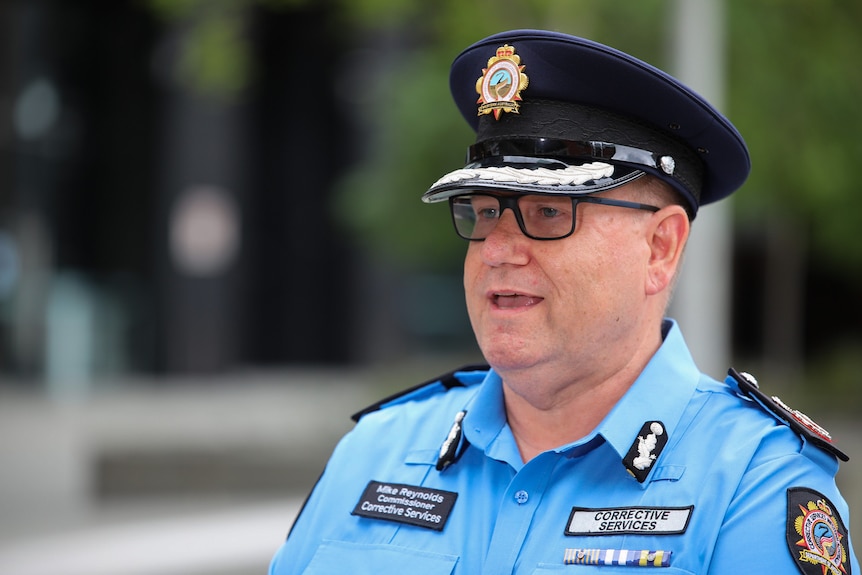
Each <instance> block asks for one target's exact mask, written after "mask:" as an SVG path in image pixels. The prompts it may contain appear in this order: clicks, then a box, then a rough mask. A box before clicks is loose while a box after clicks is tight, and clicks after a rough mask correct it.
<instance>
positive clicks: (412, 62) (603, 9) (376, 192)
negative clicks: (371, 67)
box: [333, 0, 666, 271]
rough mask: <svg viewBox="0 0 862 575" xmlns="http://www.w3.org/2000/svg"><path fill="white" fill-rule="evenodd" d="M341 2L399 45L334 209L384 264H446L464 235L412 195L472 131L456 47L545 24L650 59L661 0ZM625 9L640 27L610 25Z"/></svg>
mask: <svg viewBox="0 0 862 575" xmlns="http://www.w3.org/2000/svg"><path fill="white" fill-rule="evenodd" d="M349 4H350V10H351V11H352V14H353V16H354V17H355V18H356V22H359V23H360V25H361V26H366V27H368V28H369V29H370V30H374V31H376V33H382V32H384V31H388V32H389V33H393V31H396V32H398V33H399V34H400V35H401V36H400V38H401V45H400V46H401V47H402V49H401V50H400V51H399V52H398V54H397V57H394V58H393V59H392V61H393V62H394V64H393V65H391V66H389V67H387V68H386V69H385V70H384V71H383V75H382V77H381V78H380V79H379V81H378V85H376V86H375V88H374V89H373V90H372V93H373V95H372V100H373V105H372V106H371V107H370V108H369V109H368V110H367V114H368V118H367V119H366V123H367V124H368V125H369V126H370V130H371V132H372V133H373V137H372V140H371V142H370V143H369V147H368V150H367V152H368V155H367V157H366V158H365V159H364V160H363V161H362V162H361V163H360V164H359V165H358V166H357V167H356V169H355V170H354V171H353V172H351V173H350V174H348V175H347V176H346V177H345V179H344V180H343V181H342V183H341V186H340V191H339V194H338V195H337V196H336V198H335V201H334V202H333V209H334V210H335V212H336V213H337V215H338V219H339V220H340V221H341V222H343V223H344V225H346V226H348V227H350V228H352V229H353V230H354V231H355V232H356V236H357V237H358V238H360V240H361V241H364V242H366V243H367V247H368V249H369V250H371V251H372V252H373V253H376V254H378V256H380V257H383V258H385V259H386V260H388V261H389V262H390V263H393V264H396V265H400V266H405V267H411V268H423V269H437V270H444V271H445V270H451V269H454V268H455V267H458V266H460V264H461V260H462V258H463V252H464V249H465V244H464V241H463V240H460V239H458V238H457V237H456V236H455V234H454V232H452V231H451V229H450V228H451V226H450V223H449V215H448V209H447V208H446V207H445V206H444V205H439V204H438V205H433V206H428V205H425V204H423V203H422V202H421V201H420V199H419V198H420V196H421V194H422V193H423V192H424V191H425V190H426V189H428V187H429V186H430V185H431V184H432V183H433V182H434V181H436V180H437V179H438V178H439V177H440V176H442V175H443V174H445V173H446V172H448V171H451V170H453V169H456V168H459V167H461V166H462V165H463V162H464V154H465V151H466V148H467V146H468V145H469V144H471V143H473V141H474V139H475V135H474V134H473V133H472V131H471V130H470V129H469V128H468V126H467V124H466V122H464V120H463V118H461V116H460V114H459V112H458V110H457V108H456V107H455V104H454V102H452V99H451V96H450V94H449V83H448V78H449V66H450V64H451V62H452V60H453V59H454V58H455V56H456V55H457V54H458V53H459V52H460V51H461V50H463V49H464V48H465V47H467V46H468V45H469V44H471V43H473V42H475V41H477V40H480V39H481V38H483V37H485V36H488V35H490V34H493V33H495V32H499V31H502V30H507V29H512V28H548V29H558V30H562V31H567V32H576V33H581V34H585V35H588V36H591V37H599V38H605V40H606V41H610V40H608V38H614V37H615V38H616V39H617V40H619V42H616V44H618V45H619V44H622V45H623V47H624V48H629V49H631V50H632V51H633V52H635V53H639V54H644V53H649V54H650V57H652V58H653V59H655V57H656V54H658V53H659V52H660V51H661V50H660V49H661V47H662V39H663V36H662V35H661V34H655V33H654V30H653V29H652V28H651V26H659V25H660V24H661V18H662V11H661V10H657V9H656V7H658V6H660V5H663V4H666V2H663V1H660V0H649V1H648V0H644V1H642V2H638V3H637V4H633V5H629V4H625V5H622V4H616V3H594V2H592V3H591V2H587V1H580V0H577V1H572V2H567V3H562V4H561V3H560V2H554V1H550V0H544V1H533V2H515V1H510V2H500V1H495V2H492V1H490V0H481V1H477V2H463V1H461V0H444V1H442V2H439V3H433V4H432V3H415V2H406V1H402V0H361V1H359V2H350V3H349ZM628 18H630V19H632V20H635V21H639V22H640V23H641V26H638V27H632V28H636V29H640V30H642V31H641V32H640V33H632V29H629V28H627V29H621V28H620V27H619V26H618V25H617V24H618V22H619V21H620V20H622V19H628ZM366 33H368V32H366ZM380 57H381V58H382V57H383V55H382V54H381V55H380ZM644 57H645V58H646V56H644ZM478 73H479V71H477V78H478ZM528 74H529V70H528Z"/></svg>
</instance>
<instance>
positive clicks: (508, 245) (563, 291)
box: [464, 183, 650, 371]
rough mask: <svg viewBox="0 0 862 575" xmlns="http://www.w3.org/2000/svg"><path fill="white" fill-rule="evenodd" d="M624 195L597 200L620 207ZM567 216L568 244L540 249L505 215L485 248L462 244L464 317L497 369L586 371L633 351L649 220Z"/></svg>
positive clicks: (596, 212) (643, 215)
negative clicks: (571, 226) (571, 220)
mask: <svg viewBox="0 0 862 575" xmlns="http://www.w3.org/2000/svg"><path fill="white" fill-rule="evenodd" d="M629 185H630V186H633V185H638V184H636V183H635V184H629ZM625 191H626V190H624V189H623V188H619V189H618V190H614V191H612V192H609V193H608V194H606V195H607V196H612V195H613V196H615V197H618V198H619V197H622V198H625ZM620 192H622V193H620ZM626 199H628V198H626ZM575 217H576V220H575V221H576V224H575V232H574V233H573V234H572V235H571V236H569V237H567V238H563V239H560V240H551V241H540V240H532V239H530V238H527V237H526V236H524V234H523V233H522V232H521V230H520V229H519V228H518V225H517V223H516V221H515V217H514V214H513V213H512V211H511V210H505V211H504V212H503V213H502V215H501V217H500V221H499V223H498V224H497V227H496V228H495V229H494V231H493V232H491V234H490V235H489V236H488V237H487V238H486V239H485V241H481V242H470V245H469V247H468V249H467V255H466V259H465V264H464V288H465V294H466V300H467V311H468V313H469V316H470V321H471V324H472V326H473V330H474V332H475V334H476V338H477V341H478V343H479V346H480V348H481V349H482V352H483V354H484V355H485V358H486V360H487V361H488V362H489V363H490V364H491V365H492V366H494V367H495V368H496V369H497V370H499V371H506V370H518V369H525V368H531V367H536V366H542V365H544V366H551V367H556V368H560V369H568V370H572V369H576V370H590V369H591V366H594V365H600V364H607V362H608V361H609V360H610V361H613V360H614V359H623V360H624V359H625V357H624V356H625V354H627V353H629V352H630V351H631V346H632V345H635V343H634V342H632V341H631V339H632V337H637V333H636V332H637V331H638V330H637V329H633V328H634V327H635V325H636V323H637V322H638V320H642V319H643V318H642V317H641V316H642V312H643V311H644V306H645V303H646V298H647V296H646V294H645V286H644V284H645V275H646V267H647V262H648V260H649V246H648V244H647V242H646V240H645V236H644V229H645V223H646V222H647V221H648V218H649V217H650V214H649V212H642V211H636V210H628V209H619V208H617V207H612V206H602V205H595V204H579V205H578V207H577V213H576V216H575ZM615 356H620V357H615Z"/></svg>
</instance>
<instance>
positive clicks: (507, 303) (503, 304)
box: [491, 292, 545, 309]
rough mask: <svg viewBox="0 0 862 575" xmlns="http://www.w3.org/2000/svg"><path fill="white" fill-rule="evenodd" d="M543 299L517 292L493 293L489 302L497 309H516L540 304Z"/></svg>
mask: <svg viewBox="0 0 862 575" xmlns="http://www.w3.org/2000/svg"><path fill="white" fill-rule="evenodd" d="M544 299H545V298H543V297H539V296H534V295H528V294H522V293H518V292H493V293H492V294H491V301H492V302H493V304H494V306H495V307H497V308H499V309H518V308H526V307H532V306H534V305H537V304H540V303H542V301H544Z"/></svg>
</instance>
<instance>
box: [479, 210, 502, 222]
mask: <svg viewBox="0 0 862 575" xmlns="http://www.w3.org/2000/svg"><path fill="white" fill-rule="evenodd" d="M498 213H499V210H497V208H480V209H478V210H476V214H477V215H478V216H479V217H480V218H483V219H496V218H497V215H498Z"/></svg>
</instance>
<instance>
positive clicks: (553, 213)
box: [451, 194, 575, 240]
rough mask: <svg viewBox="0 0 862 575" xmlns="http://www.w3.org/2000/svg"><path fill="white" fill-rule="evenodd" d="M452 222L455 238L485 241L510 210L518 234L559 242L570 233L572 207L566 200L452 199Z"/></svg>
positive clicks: (478, 196)
mask: <svg viewBox="0 0 862 575" xmlns="http://www.w3.org/2000/svg"><path fill="white" fill-rule="evenodd" d="M451 205H452V219H453V220H454V222H455V229H456V231H457V232H458V235H459V236H461V237H462V238H465V239H468V240H481V239H485V238H487V237H488V235H490V233H491V232H492V231H493V230H494V228H495V227H497V224H498V223H499V220H500V218H501V217H502V215H503V211H504V210H505V209H506V208H511V209H512V211H513V212H514V214H515V219H516V220H517V221H518V225H519V227H520V228H521V231H522V232H523V233H524V234H525V235H526V236H528V237H531V238H535V239H557V238H563V237H566V236H567V235H569V234H571V233H572V231H574V221H575V220H574V215H575V214H574V212H575V203H574V202H573V201H572V198H571V197H568V196H541V195H524V196H491V195H484V194H471V195H467V196H457V197H455V198H452V202H451Z"/></svg>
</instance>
